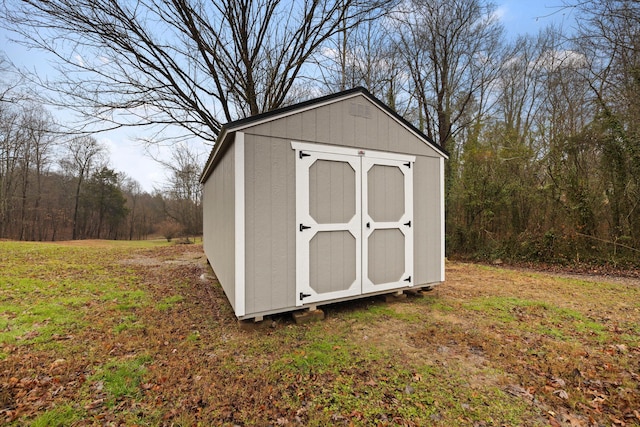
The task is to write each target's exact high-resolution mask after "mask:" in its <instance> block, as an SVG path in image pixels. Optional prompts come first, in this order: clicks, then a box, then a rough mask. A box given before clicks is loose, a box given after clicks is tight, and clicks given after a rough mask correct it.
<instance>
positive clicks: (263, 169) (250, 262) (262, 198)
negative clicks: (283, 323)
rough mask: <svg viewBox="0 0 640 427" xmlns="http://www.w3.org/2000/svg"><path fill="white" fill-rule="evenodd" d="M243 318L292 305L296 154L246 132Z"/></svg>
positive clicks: (287, 143) (281, 143) (286, 145)
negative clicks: (244, 314) (244, 312)
mask: <svg viewBox="0 0 640 427" xmlns="http://www.w3.org/2000/svg"><path fill="white" fill-rule="evenodd" d="M244 154H245V233H246V234H245V248H246V249H245V254H246V255H245V262H246V265H245V289H246V294H245V295H246V296H245V298H246V300H245V307H246V315H247V316H249V315H251V313H259V312H263V311H270V310H278V309H283V308H290V307H295V305H296V302H295V292H296V284H295V261H296V256H295V231H296V228H295V227H296V224H295V221H296V215H295V156H294V151H293V150H292V149H291V142H290V141H289V140H283V139H276V138H269V137H266V136H256V135H249V134H245V152H244Z"/></svg>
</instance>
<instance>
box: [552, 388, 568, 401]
mask: <svg viewBox="0 0 640 427" xmlns="http://www.w3.org/2000/svg"><path fill="white" fill-rule="evenodd" d="M553 394H555V395H556V396H558V397H559V398H560V399H564V400H567V399H568V398H569V393H567V392H566V391H564V390H556V391H554V392H553Z"/></svg>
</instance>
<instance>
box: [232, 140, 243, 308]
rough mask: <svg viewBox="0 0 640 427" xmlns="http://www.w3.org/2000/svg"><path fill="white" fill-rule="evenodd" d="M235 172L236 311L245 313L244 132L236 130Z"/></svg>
mask: <svg viewBox="0 0 640 427" xmlns="http://www.w3.org/2000/svg"><path fill="white" fill-rule="evenodd" d="M233 146H234V159H235V165H234V174H235V177H234V178H235V189H234V190H235V230H234V234H235V254H234V255H235V278H236V283H235V285H234V289H235V298H234V299H235V307H234V309H235V312H236V316H238V317H241V316H244V315H245V311H246V303H245V295H246V290H245V287H246V286H245V224H244V221H245V206H244V193H245V188H244V176H245V175H244V132H236V138H235V141H234V144H233Z"/></svg>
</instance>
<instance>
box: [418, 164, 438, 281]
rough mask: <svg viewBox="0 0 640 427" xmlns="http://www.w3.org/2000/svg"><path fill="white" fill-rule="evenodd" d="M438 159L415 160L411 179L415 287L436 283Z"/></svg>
mask: <svg viewBox="0 0 640 427" xmlns="http://www.w3.org/2000/svg"><path fill="white" fill-rule="evenodd" d="M440 165H441V162H440V159H436V158H431V157H417V158H416V162H415V164H414V172H413V173H414V176H413V209H414V211H415V216H414V221H413V224H414V233H415V234H414V239H413V247H414V257H415V261H414V274H415V277H416V280H415V284H416V285H421V284H425V283H434V282H439V281H440V266H441V262H442V259H443V258H444V253H442V239H444V236H443V235H442V234H441V228H440V227H441V223H440V221H441V215H442V213H441V209H440V207H441V203H444V199H443V197H444V195H443V194H441V193H440Z"/></svg>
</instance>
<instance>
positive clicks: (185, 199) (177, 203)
mask: <svg viewBox="0 0 640 427" xmlns="http://www.w3.org/2000/svg"><path fill="white" fill-rule="evenodd" d="M163 165H164V166H165V167H166V168H167V170H168V172H169V179H168V181H169V182H168V185H167V186H166V187H165V189H164V191H163V193H164V199H165V212H166V214H167V216H168V217H169V218H171V219H172V220H173V221H175V222H176V223H178V224H179V225H180V226H181V227H182V230H183V231H184V232H185V233H186V234H187V235H197V234H200V232H201V230H202V203H201V200H202V190H201V187H200V179H199V178H200V172H201V171H202V166H203V165H202V162H201V161H200V158H199V156H198V154H197V153H196V152H195V151H194V150H193V149H191V148H189V146H188V145H186V144H180V145H177V146H175V147H174V149H173V152H172V156H171V160H169V161H165V162H163Z"/></svg>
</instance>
